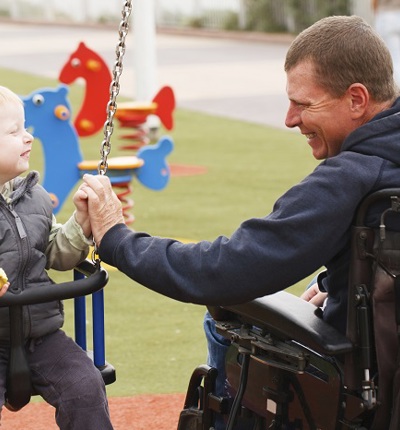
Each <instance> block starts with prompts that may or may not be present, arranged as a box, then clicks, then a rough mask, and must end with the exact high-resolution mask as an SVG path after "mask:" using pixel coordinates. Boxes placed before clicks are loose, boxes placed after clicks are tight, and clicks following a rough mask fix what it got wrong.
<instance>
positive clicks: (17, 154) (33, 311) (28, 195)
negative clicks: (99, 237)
mask: <svg viewBox="0 0 400 430" xmlns="http://www.w3.org/2000/svg"><path fill="white" fill-rule="evenodd" d="M24 123H25V116H24V108H23V103H22V101H21V100H20V98H19V97H18V96H17V95H16V94H14V93H13V92H12V91H10V90H9V89H7V88H5V87H0V267H1V268H3V269H4V271H5V273H6V274H7V276H8V280H9V282H8V283H6V284H5V285H4V286H3V287H2V289H1V290H0V297H1V295H4V293H5V292H6V290H7V289H8V290H9V291H10V292H11V293H12V292H18V291H20V290H24V289H28V288H40V286H41V285H47V284H52V281H51V279H50V278H49V277H48V275H47V272H46V269H50V268H54V269H57V270H70V269H72V268H73V267H74V266H76V265H77V264H78V263H79V262H81V261H82V260H84V259H85V257H86V256H87V253H88V244H90V241H89V240H88V239H87V238H88V237H90V235H91V229H90V222H89V220H88V216H87V215H88V214H87V211H86V204H83V205H82V202H81V197H82V196H81V192H80V191H78V192H77V193H76V194H75V195H74V197H73V201H74V204H75V206H76V211H75V213H74V214H73V215H72V216H71V218H70V219H69V220H68V221H67V222H66V223H65V224H64V225H61V224H57V223H56V221H55V218H54V215H53V212H52V203H51V200H50V197H49V195H48V193H47V192H46V191H45V190H44V188H43V187H42V186H40V185H39V184H38V179H39V176H38V173H37V172H30V173H28V175H27V176H26V177H25V178H22V177H20V176H19V175H21V174H22V173H24V172H26V171H27V170H28V169H29V155H30V152H31V148H32V142H33V137H32V135H31V134H29V133H28V132H27V131H26V130H25V128H24ZM60 180H62V178H60ZM63 320H64V314H63V305H62V303H61V302H58V301H57V302H51V303H43V304H38V305H31V306H25V307H24V335H25V339H26V352H27V357H28V361H29V365H30V368H31V375H32V384H33V387H34V389H35V391H36V392H37V393H38V394H40V395H41V396H42V397H43V398H44V399H45V400H46V401H47V402H48V403H49V404H51V405H52V406H54V407H55V408H56V422H57V424H58V426H59V427H60V429H62V430H67V429H68V430H72V429H80V430H83V429H84V430H91V429H92V430H109V429H112V428H113V427H112V424H111V421H110V416H109V410H108V404H107V398H106V391H105V386H104V382H103V379H102V377H101V374H100V372H99V371H98V369H96V367H95V366H94V364H93V362H92V360H91V359H90V358H88V357H87V355H86V353H85V352H84V351H83V350H82V349H81V348H80V347H79V346H78V345H77V344H76V343H75V342H74V341H73V340H72V339H71V338H69V337H68V336H66V334H65V333H64V332H63V331H62V330H61V327H62V325H63ZM8 355H9V317H8V308H6V307H5V308H0V410H1V408H2V406H3V405H4V401H5V399H4V396H5V391H6V374H7V363H8Z"/></svg>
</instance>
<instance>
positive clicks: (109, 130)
mask: <svg viewBox="0 0 400 430" xmlns="http://www.w3.org/2000/svg"><path fill="white" fill-rule="evenodd" d="M131 12H132V0H125V2H124V5H123V8H122V20H121V22H120V24H119V31H118V33H119V41H118V44H117V47H116V55H117V57H116V61H115V63H114V68H113V71H112V81H111V84H110V100H109V102H108V103H107V119H106V122H105V123H104V127H103V131H104V139H103V141H102V143H101V148H100V156H101V160H100V162H99V164H98V167H97V168H98V172H99V174H100V175H105V174H106V172H107V168H108V164H107V157H108V155H109V154H110V152H111V135H112V134H113V131H114V124H113V121H114V115H115V112H116V111H117V96H118V94H119V90H120V84H119V78H120V77H121V74H122V70H123V58H124V55H125V39H126V36H127V34H128V29H129V17H130V15H131Z"/></svg>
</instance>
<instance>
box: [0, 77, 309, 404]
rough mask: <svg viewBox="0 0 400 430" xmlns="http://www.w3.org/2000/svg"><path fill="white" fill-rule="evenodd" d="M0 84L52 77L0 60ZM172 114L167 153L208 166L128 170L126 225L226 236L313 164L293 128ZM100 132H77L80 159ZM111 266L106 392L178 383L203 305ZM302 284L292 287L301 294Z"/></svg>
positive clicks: (189, 235) (200, 353)
mask: <svg viewBox="0 0 400 430" xmlns="http://www.w3.org/2000/svg"><path fill="white" fill-rule="evenodd" d="M0 84H1V85H5V86H8V87H10V88H11V89H12V90H14V91H15V92H17V93H18V94H20V95H26V94H28V93H30V92H31V91H33V90H36V89H38V88H40V87H54V86H56V85H58V82H57V81H55V80H51V79H48V78H41V77H37V76H31V75H28V74H24V73H18V72H14V71H10V70H4V69H0ZM82 94H83V89H82V87H79V86H78V85H72V86H71V87H70V100H71V103H72V106H73V108H74V112H77V111H78V108H79V104H80V102H81V100H82ZM265 115H266V116H268V112H265ZM174 117H175V127H174V130H173V131H172V132H171V133H170V134H171V136H172V138H173V141H174V145H175V147H174V150H173V152H172V154H171V155H170V157H169V162H170V163H171V164H183V165H194V166H202V167H205V168H206V169H207V172H206V173H205V174H202V175H193V176H180V177H178V176H177V177H172V178H171V180H170V183H169V184H168V186H167V188H165V189H164V190H162V191H152V190H149V189H146V188H145V187H143V186H142V185H141V184H140V183H138V181H137V180H136V179H134V180H133V187H134V191H133V195H132V197H133V199H134V201H135V206H134V215H135V217H136V221H135V222H134V224H133V225H132V227H133V228H135V229H136V230H144V231H148V232H149V233H151V234H154V235H161V236H169V237H175V238H180V239H184V240H192V241H197V240H201V239H207V240H212V239H214V238H215V237H217V236H218V235H230V234H231V233H232V232H233V231H234V229H235V228H236V227H237V226H238V225H239V223H240V222H241V221H243V220H245V219H246V218H249V217H254V216H257V217H261V216H264V215H267V214H268V213H269V212H270V211H271V210H272V206H273V203H274V201H275V200H276V199H277V198H278V197H279V196H280V195H281V194H282V193H283V192H284V191H285V190H287V189H288V188H289V187H290V186H292V185H294V184H295V183H297V182H298V181H299V180H301V179H302V178H303V177H305V176H306V175H307V174H308V173H309V172H310V171H311V170H312V169H313V168H314V167H315V165H316V162H315V161H314V160H313V158H312V156H311V154H310V149H309V148H308V146H307V145H306V143H305V141H304V138H302V137H301V136H299V135H298V134H296V133H293V132H291V131H284V130H278V129H274V128H269V127H264V126H261V125H255V124H251V123H246V122H241V121H234V120H229V119H225V118H219V117H213V116H209V115H204V114H199V113H195V112H189V111H186V110H181V109H178V110H177V111H176V112H175V116H174ZM124 132H126V130H124ZM162 133H165V131H162ZM120 134H121V131H120V130H119V129H118V125H117V124H116V127H115V130H114V134H113V139H112V152H111V156H120V155H133V154H134V153H133V152H128V151H126V150H122V149H121V148H120V146H121V145H122V144H126V141H123V140H121V139H120V137H119V136H120ZM102 139H103V136H102V133H101V132H100V133H99V134H98V135H96V136H92V137H89V138H82V139H81V148H82V152H83V154H84V157H85V159H96V160H98V159H99V156H100V153H99V149H100V143H101V141H102ZM55 162H62V160H59V161H55ZM31 168H32V169H37V170H39V171H43V162H42V153H41V147H40V142H36V143H35V147H34V150H33V153H32V156H31ZM71 196H72V193H71ZM72 211H73V205H72V201H71V199H68V201H67V203H66V204H65V205H64V207H63V208H62V210H61V212H60V213H59V214H58V215H57V219H58V221H60V222H64V221H65V220H66V219H67V218H68V217H69V215H70V214H71V213H72ZM288 270H290V268H288ZM109 274H110V281H109V284H108V286H107V287H106V290H105V308H106V315H105V318H106V345H107V349H106V356H107V360H108V361H109V362H110V363H112V364H113V365H114V366H115V367H116V370H117V382H116V383H114V384H112V385H110V386H109V387H108V393H109V395H110V396H128V395H134V394H139V393H172V392H184V391H185V390H186V388H187V384H188V381H189V377H190V374H191V372H192V370H193V369H194V367H195V366H197V365H198V364H201V363H204V362H205V360H206V344H205V340H204V336H203V329H202V318H203V315H204V311H205V308H204V307H202V306H195V305H191V304H183V303H178V302H175V301H173V300H170V299H167V298H165V297H163V296H160V295H158V294H156V293H153V292H151V291H148V290H147V289H146V288H143V287H142V286H140V285H138V284H136V283H135V282H133V281H132V280H130V279H128V278H127V277H126V276H124V275H122V274H121V273H119V272H118V271H116V270H110V272H109ZM52 277H53V278H54V279H55V280H56V281H57V282H61V281H63V280H68V279H70V277H71V274H70V273H61V274H60V273H56V272H52ZM304 285H305V282H303V283H301V284H299V285H297V286H295V287H292V288H291V291H293V292H294V293H295V294H299V293H300V292H301V291H302V289H303V288H304ZM89 309H90V305H89ZM66 315H67V318H66V325H65V329H66V331H67V332H69V333H71V334H72V333H73V317H72V302H70V301H69V302H67V303H66ZM88 319H90V312H88ZM89 323H90V321H89ZM89 325H90V324H89Z"/></svg>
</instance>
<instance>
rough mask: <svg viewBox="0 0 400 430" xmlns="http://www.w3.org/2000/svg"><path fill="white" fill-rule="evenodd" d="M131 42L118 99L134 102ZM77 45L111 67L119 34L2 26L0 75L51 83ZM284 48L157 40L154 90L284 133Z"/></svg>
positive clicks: (285, 42) (280, 44) (233, 41)
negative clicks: (8, 72)
mask: <svg viewBox="0 0 400 430" xmlns="http://www.w3.org/2000/svg"><path fill="white" fill-rule="evenodd" d="M132 37H133V34H132V33H129V34H128V37H127V40H126V54H125V58H124V69H123V73H122V77H121V94H123V95H124V96H128V97H132V98H135V71H134V68H133V59H134V55H135V53H134V52H133V43H132V42H133V41H132ZM80 41H83V42H85V43H86V44H87V46H88V47H90V48H91V49H93V50H95V51H96V52H98V53H99V54H100V55H101V56H102V57H103V58H104V59H105V60H106V61H107V63H108V64H110V67H112V65H113V64H114V61H115V48H116V45H117V41H118V29H110V28H109V27H106V28H103V29H100V28H98V27H96V28H93V27H80V26H79V27H77V26H71V27H70V26H53V25H35V24H33V25H32V24H25V23H24V24H18V23H9V22H0V53H1V54H0V67H6V68H9V69H13V70H19V71H26V72H29V73H33V74H38V75H42V76H48V77H52V78H56V77H57V76H58V72H59V70H60V68H61V67H62V65H63V64H64V62H65V61H66V60H67V58H68V57H69V55H70V54H71V53H72V52H73V51H74V50H75V49H76V47H77V46H78V43H79V42H80ZM289 42H290V41H289V39H282V40H279V41H272V42H271V40H270V39H268V38H265V39H264V40H263V41H260V40H257V41H255V40H248V39H246V36H245V35H244V36H243V39H238V38H237V37H236V38H234V37H231V38H223V37H200V36H194V35H190V36H189V35H182V34H166V33H162V32H159V33H158V34H157V37H156V46H157V65H158V67H157V72H158V75H157V77H158V84H159V86H160V87H161V86H163V85H170V86H172V88H173V89H174V92H175V95H176V99H177V104H178V107H181V108H187V109H191V110H194V111H199V112H205V113H210V114H213V115H219V116H225V117H229V118H234V119H241V120H245V121H250V122H255V123H259V124H265V125H271V126H274V127H280V128H284V127H285V126H284V118H285V113H286V108H287V105H288V102H287V98H286V93H285V73H284V71H283V62H284V57H285V53H286V50H287V48H288V46H289ZM33 89H34V88H32V90H33Z"/></svg>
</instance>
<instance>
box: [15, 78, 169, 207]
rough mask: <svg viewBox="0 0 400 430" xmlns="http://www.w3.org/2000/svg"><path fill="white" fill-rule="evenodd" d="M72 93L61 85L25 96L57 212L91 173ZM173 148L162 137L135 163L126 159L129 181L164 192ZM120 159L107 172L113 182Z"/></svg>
mask: <svg viewBox="0 0 400 430" xmlns="http://www.w3.org/2000/svg"><path fill="white" fill-rule="evenodd" d="M68 92H69V90H68V87H67V86H66V85H64V84H61V85H59V86H58V87H56V88H41V89H38V90H35V91H33V92H32V93H31V94H29V95H27V96H23V97H21V98H22V101H23V102H24V108H25V124H26V128H28V129H29V130H30V131H31V133H32V135H33V136H34V137H35V138H37V139H39V140H40V142H41V144H42V148H43V157H44V178H43V187H44V188H45V189H46V190H47V191H48V192H49V194H50V195H51V197H52V200H53V204H54V213H57V212H58V211H59V210H60V209H61V207H62V205H63V203H64V201H65V199H66V198H67V197H68V195H69V194H70V192H71V190H72V189H73V188H74V186H75V185H76V184H77V182H78V180H79V179H80V178H81V175H82V173H83V172H85V171H88V170H87V168H86V167H83V168H82V167H80V166H82V162H83V155H82V152H81V148H80V144H79V137H78V134H77V132H76V130H75V127H74V125H73V123H72V122H71V116H72V115H71V106H70V103H69V101H68ZM172 149H173V142H172V140H171V138H170V137H167V136H165V137H162V138H161V139H160V140H159V141H158V142H157V144H155V145H149V146H144V147H142V148H141V149H140V150H139V151H138V152H137V154H136V156H135V157H134V158H135V160H132V157H126V166H125V168H124V169H123V171H124V175H126V174H128V176H129V179H133V177H137V179H138V180H139V182H140V183H142V184H143V185H144V186H146V187H147V188H150V189H153V190H162V189H163V188H165V187H166V185H167V184H168V182H169V178H170V170H169V166H168V164H167V162H166V157H167V156H168V154H169V153H170V152H171V151H172ZM122 158H123V157H122ZM120 159H121V157H119V163H118V167H117V168H116V169H115V170H113V169H111V168H109V170H108V172H107V174H108V175H109V176H110V180H111V183H118V181H119V178H120V176H121V163H120V161H121V160H120ZM138 160H139V161H138ZM109 161H111V160H110V159H109ZM93 164H94V166H96V168H91V169H89V171H90V170H91V171H94V170H97V162H93V163H91V165H93ZM85 166H87V164H85ZM110 166H112V163H110ZM124 180H126V178H124Z"/></svg>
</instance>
